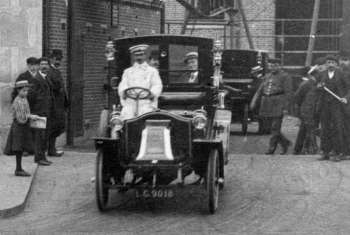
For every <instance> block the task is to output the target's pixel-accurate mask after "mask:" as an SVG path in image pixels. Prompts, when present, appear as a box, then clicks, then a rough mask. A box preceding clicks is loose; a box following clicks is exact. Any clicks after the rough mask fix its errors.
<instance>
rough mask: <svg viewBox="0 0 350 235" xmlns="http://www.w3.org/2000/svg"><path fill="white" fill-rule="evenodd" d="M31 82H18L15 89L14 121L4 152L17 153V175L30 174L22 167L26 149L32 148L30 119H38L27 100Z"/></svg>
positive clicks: (26, 175)
mask: <svg viewBox="0 0 350 235" xmlns="http://www.w3.org/2000/svg"><path fill="white" fill-rule="evenodd" d="M29 88H30V84H29V83H28V81H26V80H21V81H18V82H16V84H15V90H16V94H17V96H16V97H15V98H14V99H13V101H12V112H13V122H12V125H11V129H10V132H9V135H8V138H7V143H6V147H5V150H4V153H5V154H6V155H16V170H15V175H16V176H23V177H28V176H30V174H29V173H28V172H26V171H25V170H23V168H22V156H23V152H24V151H30V150H31V149H32V133H31V130H30V126H29V120H30V119H32V120H36V119H37V118H38V116H37V115H33V114H31V113H30V107H29V103H28V100H27V95H28V90H29Z"/></svg>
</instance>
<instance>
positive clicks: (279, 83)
mask: <svg viewBox="0 0 350 235" xmlns="http://www.w3.org/2000/svg"><path fill="white" fill-rule="evenodd" d="M268 66H269V70H270V72H269V73H267V74H266V75H265V76H264V77H263V82H262V83H261V85H260V87H259V88H258V90H257V96H261V104H260V108H259V116H260V117H262V118H267V119H271V122H272V124H271V134H272V137H271V139H270V144H269V148H268V150H267V152H266V154H274V152H275V150H276V148H277V145H278V144H280V145H281V147H282V151H281V154H286V153H287V151H288V147H289V146H290V144H291V142H290V141H289V140H288V139H287V138H286V137H285V136H284V135H283V134H282V133H281V125H282V120H283V115H284V114H286V113H287V110H288V107H289V103H290V100H291V98H292V83H291V82H292V81H291V79H290V78H289V76H288V74H287V73H285V72H283V71H282V70H281V68H280V60H279V59H274V58H270V59H269V60H268Z"/></svg>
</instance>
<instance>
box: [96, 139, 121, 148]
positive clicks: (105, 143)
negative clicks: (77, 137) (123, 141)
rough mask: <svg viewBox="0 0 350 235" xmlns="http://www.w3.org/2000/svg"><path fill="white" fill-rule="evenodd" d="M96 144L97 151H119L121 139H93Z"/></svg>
mask: <svg viewBox="0 0 350 235" xmlns="http://www.w3.org/2000/svg"><path fill="white" fill-rule="evenodd" d="M92 139H93V140H94V142H95V148H96V149H101V148H102V149H105V148H106V149H117V146H118V144H119V139H112V138H106V137H95V138H92Z"/></svg>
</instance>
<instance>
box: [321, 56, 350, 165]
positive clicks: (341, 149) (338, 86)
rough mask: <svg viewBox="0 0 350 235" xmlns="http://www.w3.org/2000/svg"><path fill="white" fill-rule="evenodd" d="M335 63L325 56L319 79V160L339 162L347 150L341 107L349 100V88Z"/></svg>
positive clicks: (333, 59) (335, 60) (332, 57)
mask: <svg viewBox="0 0 350 235" xmlns="http://www.w3.org/2000/svg"><path fill="white" fill-rule="evenodd" d="M337 62H338V61H337V58H336V57H334V56H327V58H326V64H327V70H326V71H324V72H322V73H320V77H319V81H320V83H319V85H318V87H319V90H320V113H321V118H320V119H321V150H322V151H323V156H322V158H320V160H328V159H331V160H333V161H340V160H342V159H343V158H344V154H346V150H347V146H346V141H345V138H344V137H345V135H344V134H345V133H344V113H343V107H344V105H345V104H347V103H348V100H350V99H349V98H350V95H349V88H350V86H349V82H348V81H347V80H346V78H345V76H344V74H343V73H342V72H341V71H340V70H339V69H337ZM325 88H327V89H329V90H330V91H331V92H333V93H335V94H336V95H337V96H338V97H340V99H337V98H335V97H334V96H333V95H331V94H330V93H329V92H327V91H326V90H325ZM331 153H334V156H330V155H331Z"/></svg>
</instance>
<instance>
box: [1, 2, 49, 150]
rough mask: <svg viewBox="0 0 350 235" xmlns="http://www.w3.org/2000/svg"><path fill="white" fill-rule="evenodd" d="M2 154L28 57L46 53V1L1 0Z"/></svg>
mask: <svg viewBox="0 0 350 235" xmlns="http://www.w3.org/2000/svg"><path fill="white" fill-rule="evenodd" d="M0 22H1V23H0V153H1V149H2V148H1V147H3V146H4V144H5V141H6V137H7V132H8V129H9V126H10V124H11V121H12V117H11V109H10V103H11V101H10V94H11V92H12V87H11V86H12V85H13V82H14V81H15V80H16V78H17V76H18V75H19V74H20V73H22V72H24V71H25V70H26V62H25V60H26V58H28V57H30V56H36V57H40V56H41V52H42V0H26V1H20V0H0Z"/></svg>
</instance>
